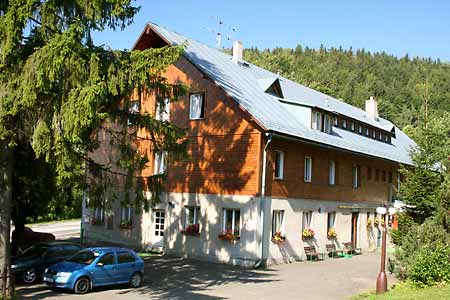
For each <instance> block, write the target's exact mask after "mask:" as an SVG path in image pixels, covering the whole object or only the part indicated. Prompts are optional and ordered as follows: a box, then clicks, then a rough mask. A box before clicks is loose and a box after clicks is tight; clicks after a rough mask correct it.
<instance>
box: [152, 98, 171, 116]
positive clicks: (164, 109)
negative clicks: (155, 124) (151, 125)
mask: <svg viewBox="0 0 450 300" xmlns="http://www.w3.org/2000/svg"><path fill="white" fill-rule="evenodd" d="M169 113H170V99H169V98H168V97H166V98H164V100H162V103H161V102H159V101H158V102H156V114H155V119H156V120H160V121H169Z"/></svg>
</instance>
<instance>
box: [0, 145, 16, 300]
mask: <svg viewBox="0 0 450 300" xmlns="http://www.w3.org/2000/svg"><path fill="white" fill-rule="evenodd" d="M12 170H13V154H12V150H11V148H10V147H8V145H7V144H6V142H4V141H0V297H1V296H3V297H4V298H9V297H11V296H12V295H13V294H14V280H13V278H11V251H10V230H11V197H12Z"/></svg>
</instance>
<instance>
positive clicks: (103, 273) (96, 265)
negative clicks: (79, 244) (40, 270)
mask: <svg viewBox="0 0 450 300" xmlns="http://www.w3.org/2000/svg"><path fill="white" fill-rule="evenodd" d="M143 276H144V261H143V260H142V259H141V258H140V257H139V256H138V255H137V254H136V253H135V252H134V251H133V250H130V249H125V248H117V247H108V248H106V247H103V248H86V249H83V250H81V251H80V252H78V253H77V254H75V255H74V256H72V257H71V258H69V259H68V260H66V261H63V262H60V263H57V264H55V265H52V266H50V267H48V268H47V269H45V271H44V282H45V283H46V284H47V285H49V286H52V287H57V288H63V289H70V290H73V291H74V292H75V293H76V294H85V293H87V292H88V291H90V290H91V289H92V288H93V287H98V286H105V285H111V284H124V283H127V284H129V285H130V286H131V287H133V288H137V287H139V286H140V285H141V284H142V279H143Z"/></svg>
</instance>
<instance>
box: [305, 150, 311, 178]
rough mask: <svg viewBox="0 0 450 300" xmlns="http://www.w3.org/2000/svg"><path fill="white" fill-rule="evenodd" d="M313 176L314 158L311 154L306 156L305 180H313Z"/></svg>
mask: <svg viewBox="0 0 450 300" xmlns="http://www.w3.org/2000/svg"><path fill="white" fill-rule="evenodd" d="M311 177H312V158H311V157H309V156H306V157H305V170H304V180H305V181H306V182H311Z"/></svg>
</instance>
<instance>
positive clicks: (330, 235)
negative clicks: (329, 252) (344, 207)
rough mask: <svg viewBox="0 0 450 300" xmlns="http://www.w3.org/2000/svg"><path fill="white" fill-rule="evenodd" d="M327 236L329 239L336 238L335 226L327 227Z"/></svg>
mask: <svg viewBox="0 0 450 300" xmlns="http://www.w3.org/2000/svg"><path fill="white" fill-rule="evenodd" d="M327 237H328V239H329V240H333V239H336V238H337V231H336V228H333V227H332V228H330V229H328V232H327Z"/></svg>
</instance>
